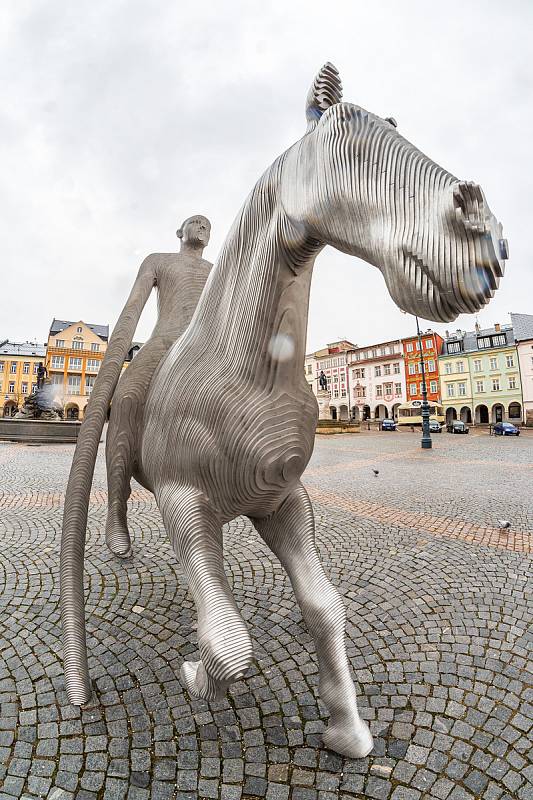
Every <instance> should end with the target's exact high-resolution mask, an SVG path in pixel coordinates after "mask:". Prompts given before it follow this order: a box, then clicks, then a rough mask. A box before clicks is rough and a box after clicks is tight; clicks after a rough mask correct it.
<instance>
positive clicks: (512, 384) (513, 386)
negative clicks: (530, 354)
mask: <svg viewBox="0 0 533 800" xmlns="http://www.w3.org/2000/svg"><path fill="white" fill-rule="evenodd" d="M509 389H516V377H515V376H514V375H511V377H510V378H509Z"/></svg>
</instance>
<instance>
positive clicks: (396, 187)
mask: <svg viewBox="0 0 533 800" xmlns="http://www.w3.org/2000/svg"><path fill="white" fill-rule="evenodd" d="M306 116H307V121H308V127H307V132H306V134H305V135H304V137H303V138H302V139H301V140H300V141H299V142H297V143H296V144H295V145H294V146H293V147H292V148H291V149H290V150H289V151H287V153H286V158H285V163H284V171H285V170H286V177H287V178H288V180H285V181H284V182H283V185H284V191H283V193H282V205H283V209H284V212H285V214H286V215H287V217H288V218H289V220H290V222H291V223H292V225H293V227H294V228H295V229H296V230H299V231H300V232H304V233H305V237H306V238H307V240H310V241H315V242H316V243H317V244H318V243H320V244H329V245H332V246H333V247H335V248H336V249H338V250H341V251H342V252H345V253H348V254H350V255H354V256H357V257H358V258H361V259H363V260H364V261H367V262H369V263H370V264H373V265H375V266H376V267H378V268H379V269H380V270H381V272H382V274H383V276H384V279H385V282H386V285H387V288H388V290H389V293H390V295H391V296H392V298H393V300H394V301H395V302H396V304H397V305H398V306H399V307H400V308H401V309H403V310H404V311H408V312H410V313H412V314H418V315H419V316H422V317H424V318H425V319H432V320H437V321H441V322H448V321H450V320H453V319H455V317H456V316H457V315H458V314H460V313H464V312H466V313H473V312H475V311H477V310H478V309H480V308H481V307H482V306H483V305H485V304H486V303H487V302H488V300H489V299H490V298H491V297H492V296H493V295H494V292H495V290H496V288H497V287H498V284H499V279H500V278H501V277H502V275H503V272H504V261H505V259H506V258H507V257H508V255H507V242H506V241H505V239H502V226H501V224H500V223H499V222H498V221H497V220H496V218H495V217H494V215H493V214H492V212H491V211H490V209H489V206H488V204H487V201H486V199H485V196H484V194H483V191H482V190H481V188H480V186H478V185H477V184H475V183H471V182H466V181H460V180H458V179H457V178H455V177H454V176H453V175H451V174H450V173H449V172H447V171H446V170H445V169H443V168H442V167H440V166H438V164H435V162H434V161H431V160H430V159H429V158H428V157H427V156H426V155H424V153H422V152H421V151H420V150H418V148H416V147H415V146H414V145H413V144H411V143H410V142H409V141H407V139H405V138H404V137H403V136H402V135H401V134H400V133H399V132H398V130H397V128H396V123H395V121H394V120H393V119H392V118H390V117H389V118H387V119H382V118H381V117H378V116H376V115H375V114H372V113H371V112H369V111H366V110H365V109H363V108H361V107H360V106H357V105H353V104H351V103H345V102H342V87H341V82H340V79H339V75H338V72H337V70H336V69H335V67H334V66H333V65H332V64H329V63H328V64H326V65H325V66H324V67H323V68H322V69H321V70H320V72H319V73H318V75H317V77H316V78H315V81H314V83H313V85H312V86H311V89H310V92H309V95H308V98H307V109H306Z"/></svg>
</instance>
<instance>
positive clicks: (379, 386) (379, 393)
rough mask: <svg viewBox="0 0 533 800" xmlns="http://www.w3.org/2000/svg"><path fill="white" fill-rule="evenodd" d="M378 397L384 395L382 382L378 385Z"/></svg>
mask: <svg viewBox="0 0 533 800" xmlns="http://www.w3.org/2000/svg"><path fill="white" fill-rule="evenodd" d="M376 397H383V386H382V385H381V384H379V385H378V386H376Z"/></svg>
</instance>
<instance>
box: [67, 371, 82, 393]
mask: <svg viewBox="0 0 533 800" xmlns="http://www.w3.org/2000/svg"><path fill="white" fill-rule="evenodd" d="M67 385H68V394H79V393H80V386H81V375H69V376H68V381H67Z"/></svg>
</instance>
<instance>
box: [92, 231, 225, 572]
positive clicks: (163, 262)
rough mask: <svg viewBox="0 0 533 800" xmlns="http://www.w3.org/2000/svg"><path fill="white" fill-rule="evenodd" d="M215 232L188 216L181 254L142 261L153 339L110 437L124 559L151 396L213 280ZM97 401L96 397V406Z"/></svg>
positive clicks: (126, 389)
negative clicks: (160, 368) (208, 254)
mask: <svg viewBox="0 0 533 800" xmlns="http://www.w3.org/2000/svg"><path fill="white" fill-rule="evenodd" d="M210 232H211V223H210V222H209V220H208V219H207V218H206V217H203V216H201V215H195V216H193V217H189V218H188V219H186V220H185V222H184V223H183V224H182V225H181V227H180V228H179V229H178V230H177V232H176V235H177V237H178V239H180V242H181V244H180V251H179V253H152V255H149V256H148V257H147V258H145V260H144V261H143V263H142V266H141V269H140V272H139V276H138V278H137V283H136V287H137V288H136V290H135V291H136V292H137V296H138V297H140V299H141V302H142V305H144V303H145V302H146V300H147V299H148V296H149V294H150V291H151V289H152V287H153V286H155V287H156V289H157V310H158V317H157V322H156V325H155V328H154V330H153V331H152V335H151V336H150V339H149V340H148V341H147V342H146V343H145V344H144V345H143V346H142V347H141V349H140V350H139V352H138V354H137V355H136V356H135V358H134V359H133V361H132V362H131V364H130V365H129V367H128V368H127V369H126V371H125V372H124V373H123V374H122V376H121V378H120V380H119V382H118V386H117V388H116V389H115V391H114V393H113V404H112V406H111V415H110V418H109V427H108V430H107V437H106V461H107V486H108V507H107V523H106V541H107V544H108V546H109V549H110V550H111V552H113V553H114V554H115V555H117V556H120V557H123V558H125V557H127V556H129V555H130V553H131V541H130V535H129V532H128V525H127V518H126V508H127V501H128V497H129V495H130V480H131V476H132V475H133V474H134V471H135V464H136V462H137V460H138V458H137V453H138V452H139V449H140V440H139V437H140V434H141V433H142V421H143V414H144V404H145V401H146V396H147V393H148V389H149V388H150V383H151V381H152V377H153V374H154V372H155V370H156V368H157V365H158V364H159V362H160V361H161V359H162V358H163V356H164V355H166V354H167V352H168V351H169V349H170V347H171V346H172V345H173V344H174V342H175V341H176V340H177V339H179V337H180V336H181V334H182V333H183V331H184V330H185V329H186V327H187V325H188V324H189V322H190V321H191V318H192V315H193V314H194V312H195V310H196V305H197V303H198V299H199V297H200V295H201V294H202V291H203V288H204V286H205V282H206V281H207V278H208V277H209V273H210V271H211V267H212V266H213V265H212V264H211V263H210V262H209V261H206V260H205V259H204V258H202V253H203V251H204V248H205V247H207V245H208V244H209V236H210ZM99 381H100V378H99ZM93 401H94V398H91V404H92V403H93Z"/></svg>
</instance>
